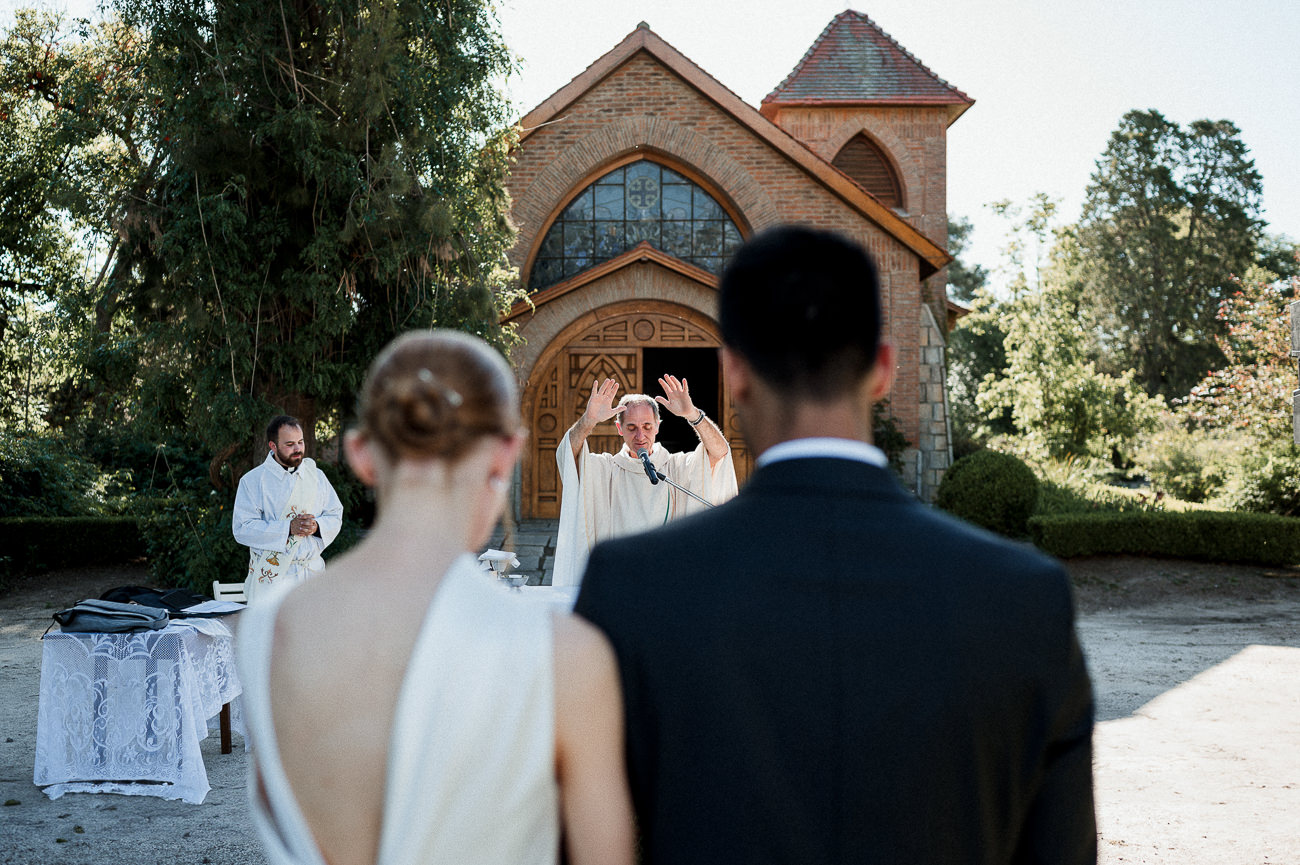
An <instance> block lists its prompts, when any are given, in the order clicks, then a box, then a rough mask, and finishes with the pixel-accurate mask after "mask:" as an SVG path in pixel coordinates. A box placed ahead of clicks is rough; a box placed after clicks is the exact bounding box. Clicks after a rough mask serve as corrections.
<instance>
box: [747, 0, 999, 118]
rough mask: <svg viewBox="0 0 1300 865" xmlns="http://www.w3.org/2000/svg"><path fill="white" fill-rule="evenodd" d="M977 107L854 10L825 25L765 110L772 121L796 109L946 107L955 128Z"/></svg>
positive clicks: (765, 103) (767, 100) (765, 102)
mask: <svg viewBox="0 0 1300 865" xmlns="http://www.w3.org/2000/svg"><path fill="white" fill-rule="evenodd" d="M974 104H975V100H973V99H971V98H970V97H969V96H967V95H966V94H965V93H962V92H961V91H960V90H958V89H957V88H956V87H953V86H952V85H951V84H949V83H948V82H947V81H944V80H943V79H942V78H940V77H939V76H938V75H935V74H934V73H933V72H931V71H930V70H929V69H928V68H926V66H925V64H923V63H922V62H921V61H920V60H917V59H916V58H915V57H913V56H912V55H911V54H910V53H909V52H908V51H907V49H905V48H904V47H903V46H901V45H899V44H898V43H897V42H895V41H894V39H893V37H892V36H890V35H889V34H888V33H886V32H885V31H884V30H881V29H880V27H878V26H877V25H876V23H875V22H874V21H872V20H871V19H870V18H868V17H867V16H866V15H863V14H862V13H861V12H854V11H853V10H852V9H849V10H846V11H844V12H841V13H840V14H839V15H836V16H835V18H834V19H833V20H832V21H831V23H829V24H827V25H826V29H825V30H823V31H822V33H821V35H820V36H818V37H817V41H816V42H814V43H813V44H812V47H811V48H809V49H808V53H807V54H805V55H804V56H803V59H802V60H800V61H799V64H798V65H797V66H795V68H794V71H792V72H791V73H790V74H789V75H787V76H786V78H785V80H784V81H782V82H781V83H780V84H779V85H777V88H776V89H775V90H773V91H772V92H771V93H769V94H768V95H767V96H765V97H764V98H763V105H762V108H761V109H760V110H761V111H762V113H763V116H764V117H772V116H773V115H774V114H775V113H776V112H777V111H778V110H779V109H780V108H782V107H787V106H792V105H947V106H949V108H948V123H949V125H951V124H952V122H953V121H954V120H956V119H957V118H958V117H959V116H961V114H962V112H964V111H965V110H966V109H967V108H969V107H971V106H972V105H974Z"/></svg>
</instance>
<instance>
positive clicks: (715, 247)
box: [695, 219, 724, 256]
mask: <svg viewBox="0 0 1300 865" xmlns="http://www.w3.org/2000/svg"><path fill="white" fill-rule="evenodd" d="M723 252H724V250H723V247H722V221H721V220H718V219H715V220H713V221H711V222H696V223H695V254H696V255H697V256H703V255H722V254H723Z"/></svg>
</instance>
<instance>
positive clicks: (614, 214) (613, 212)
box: [596, 184, 623, 219]
mask: <svg viewBox="0 0 1300 865" xmlns="http://www.w3.org/2000/svg"><path fill="white" fill-rule="evenodd" d="M596 218H597V219H622V218H623V185H622V184H619V185H618V186H597V187H596Z"/></svg>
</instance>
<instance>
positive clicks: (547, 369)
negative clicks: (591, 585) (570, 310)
mask: <svg viewBox="0 0 1300 865" xmlns="http://www.w3.org/2000/svg"><path fill="white" fill-rule="evenodd" d="M657 305H658V304H657V303H656V302H655V301H645V302H643V303H638V305H637V306H638V308H636V309H632V310H629V311H628V312H626V313H625V314H609V313H611V312H613V310H610V309H609V308H606V309H605V310H603V312H605V313H606V314H605V315H603V316H601V317H600V318H594V317H593V318H592V319H590V320H589V325H588V326H586V327H583V328H581V329H580V331H579V332H578V333H574V332H573V330H572V329H571V330H570V331H569V332H568V334H567V336H565V337H563V338H562V341H560V340H557V343H558V344H556V345H553V346H552V347H551V348H550V349H548V352H549V356H547V355H544V359H543V360H542V361H541V362H540V363H539V365H538V367H537V372H536V373H534V375H532V376H531V377H530V381H529V384H528V390H529V391H530V394H529V395H528V396H527V397H526V398H525V405H526V406H531V415H532V416H531V417H530V418H528V420H529V421H531V426H530V432H531V445H530V447H529V448H528V453H527V454H526V456H525V459H524V461H523V466H522V469H521V481H522V490H521V492H522V496H521V502H520V504H521V510H522V512H523V513H522V514H521V516H523V517H525V518H530V517H531V518H539V519H555V518H557V517H559V515H560V492H561V490H560V478H559V470H558V467H557V466H556V463H555V450H556V448H557V447H558V446H559V443H560V440H561V439H562V438H563V437H564V433H565V432H566V431H567V430H568V429H569V427H571V426H572V425H573V423H574V421H576V420H577V419H578V418H579V417H580V416H581V415H582V412H583V410H585V409H586V407H587V398H588V397H589V396H590V395H591V384H592V382H593V381H604V380H605V379H607V378H612V379H614V380H615V381H617V382H618V385H619V387H618V394H619V396H622V395H623V394H626V393H638V392H639V393H646V392H651V391H653V392H657V389H656V384H655V382H654V381H643V378H644V377H645V376H646V375H657V374H660V373H654V372H652V371H650V372H648V371H646V370H644V369H643V366H644V360H643V352H642V350H643V349H644V348H646V347H651V346H653V347H663V348H673V347H678V348H686V347H700V348H708V347H716V346H717V345H718V342H717V338H716V337H715V336H714V335H713V334H711V333H709V332H708V331H707V330H706V329H705V328H704V327H701V326H700V324H698V323H696V322H693V321H689V320H685V319H684V318H683V316H682V315H681V314H679V313H675V314H666V313H664V312H661V311H658V310H654V309H652V308H653V307H654V306H657ZM724 405H725V406H726V408H725V409H724V417H723V419H722V420H723V431H724V433H728V432H731V431H732V430H734V429H735V427H734V418H733V417H732V411H731V406H730V405H729V401H727V400H725V398H724ZM728 438H729V439H730V440H731V442H732V449H733V456H734V458H735V463H736V470H737V476H738V477H740V478H743V477H744V476H747V475H748V468H749V459H748V453H747V452H746V451H745V449H744V445H743V441H741V440H739V439H738V438H737V437H736V436H735V435H734V434H732V435H729V436H728ZM587 445H588V447H590V448H591V449H592V450H593V451H606V452H608V451H614V450H617V449H618V448H619V447H621V446H622V441H621V439H620V438H619V435H618V432H617V430H615V428H614V423H613V421H608V422H606V423H603V424H600V425H599V426H598V427H596V430H595V432H593V433H592V434H591V435H590V436H589V437H588V438H587Z"/></svg>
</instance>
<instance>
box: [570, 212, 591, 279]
mask: <svg viewBox="0 0 1300 865" xmlns="http://www.w3.org/2000/svg"><path fill="white" fill-rule="evenodd" d="M594 251H595V249H594V247H593V245H592V242H591V223H589V222H566V223H565V224H564V257H565V258H566V259H567V258H573V257H579V256H580V257H582V258H590V257H591V255H592V253H593V252H594ZM565 270H566V271H567V270H568V268H565Z"/></svg>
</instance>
